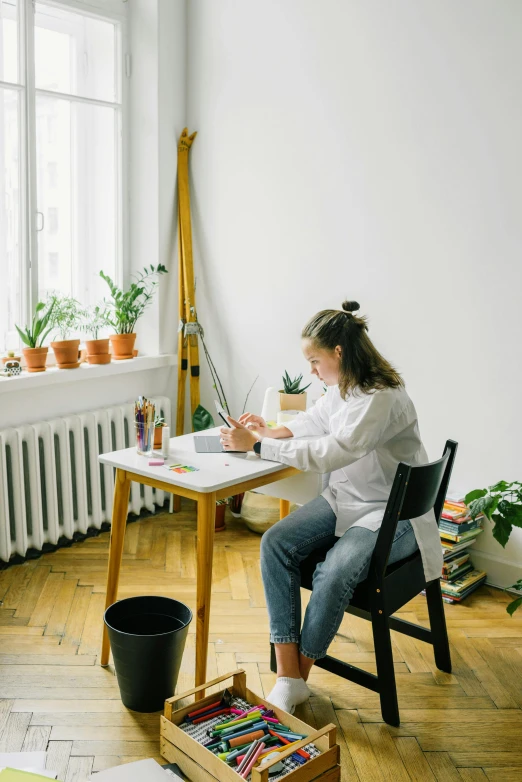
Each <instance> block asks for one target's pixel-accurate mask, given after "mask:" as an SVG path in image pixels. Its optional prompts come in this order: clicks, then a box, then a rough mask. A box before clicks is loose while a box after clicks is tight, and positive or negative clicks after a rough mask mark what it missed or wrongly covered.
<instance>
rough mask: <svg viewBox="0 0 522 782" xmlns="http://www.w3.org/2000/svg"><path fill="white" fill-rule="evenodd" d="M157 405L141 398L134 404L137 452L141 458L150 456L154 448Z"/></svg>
mask: <svg viewBox="0 0 522 782" xmlns="http://www.w3.org/2000/svg"><path fill="white" fill-rule="evenodd" d="M155 411H156V408H155V405H154V402H151V401H150V400H149V399H146V398H145V397H142V396H140V397H139V399H138V401H137V402H136V403H135V404H134V429H135V432H136V451H137V452H138V453H139V454H140V456H150V455H151V454H152V449H153V446H154V416H155Z"/></svg>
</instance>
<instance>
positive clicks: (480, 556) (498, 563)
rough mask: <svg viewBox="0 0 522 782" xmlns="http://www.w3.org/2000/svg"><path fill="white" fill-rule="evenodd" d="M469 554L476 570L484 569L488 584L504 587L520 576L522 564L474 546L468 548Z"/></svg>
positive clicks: (521, 575) (521, 574) (521, 576)
mask: <svg viewBox="0 0 522 782" xmlns="http://www.w3.org/2000/svg"><path fill="white" fill-rule="evenodd" d="M470 554H471V561H472V562H473V565H474V566H475V567H476V568H477V570H485V571H486V573H487V574H488V576H487V579H486V583H487V584H489V585H490V586H495V587H500V588H501V589H504V588H505V587H510V586H511V585H512V584H514V583H515V582H516V581H518V580H519V578H522V565H520V564H517V563H516V562H512V561H511V560H509V559H506V558H505V557H499V556H497V555H496V554H490V553H489V552H487V551H479V550H478V549H475V548H471V549H470Z"/></svg>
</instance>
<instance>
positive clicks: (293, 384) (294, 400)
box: [279, 370, 311, 410]
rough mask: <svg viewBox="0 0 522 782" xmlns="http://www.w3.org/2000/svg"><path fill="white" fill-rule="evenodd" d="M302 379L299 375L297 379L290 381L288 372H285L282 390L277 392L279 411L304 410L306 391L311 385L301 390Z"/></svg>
mask: <svg viewBox="0 0 522 782" xmlns="http://www.w3.org/2000/svg"><path fill="white" fill-rule="evenodd" d="M302 379H303V376H302V375H299V377H296V378H295V379H294V380H291V379H290V376H289V375H288V372H287V371H286V370H285V374H284V375H283V390H282V391H280V392H279V401H280V406H281V410H306V389H307V388H309V387H310V386H311V383H308V385H307V386H305V387H304V388H301V381H302Z"/></svg>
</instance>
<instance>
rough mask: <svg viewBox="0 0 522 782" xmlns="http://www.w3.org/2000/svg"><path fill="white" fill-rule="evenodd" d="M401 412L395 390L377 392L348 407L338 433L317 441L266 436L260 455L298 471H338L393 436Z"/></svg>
mask: <svg viewBox="0 0 522 782" xmlns="http://www.w3.org/2000/svg"><path fill="white" fill-rule="evenodd" d="M401 412H402V410H401V409H398V410H397V405H396V396H395V395H394V394H393V393H390V392H389V390H388V389H386V390H384V391H376V392H375V393H373V394H367V395H364V396H361V397H360V398H358V399H357V400H356V402H355V403H354V404H353V405H350V406H347V412H346V418H345V420H344V421H343V422H342V426H341V427H340V429H339V430H338V431H337V432H336V434H335V435H334V434H328V435H326V436H323V437H317V438H316V439H314V440H306V439H304V440H294V439H291V440H290V439H288V440H275V439H273V438H269V437H265V438H264V439H263V440H262V442H261V457H262V458H263V459H269V460H271V461H276V462H282V463H283V464H288V465H290V466H291V467H296V468H297V469H298V470H308V471H310V472H318V473H325V472H331V471H333V470H339V469H341V468H342V467H347V466H348V465H350V464H353V462H356V461H357V460H358V459H362V458H363V457H364V456H366V455H367V454H368V453H370V452H371V451H373V450H374V449H375V448H377V447H378V446H379V445H381V444H382V443H384V442H386V440H388V439H389V438H390V437H391V436H393V434H394V431H393V430H392V428H391V424H392V423H393V422H394V421H395V420H396V419H397V418H398V416H399V415H400V413H401ZM290 423H294V422H290Z"/></svg>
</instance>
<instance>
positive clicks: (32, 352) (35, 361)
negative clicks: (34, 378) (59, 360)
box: [22, 348, 49, 372]
mask: <svg viewBox="0 0 522 782" xmlns="http://www.w3.org/2000/svg"><path fill="white" fill-rule="evenodd" d="M22 352H23V354H24V358H25V364H26V366H27V371H28V372H45V369H46V366H45V364H46V361H47V353H48V352H49V348H24V349H23V351H22Z"/></svg>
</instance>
